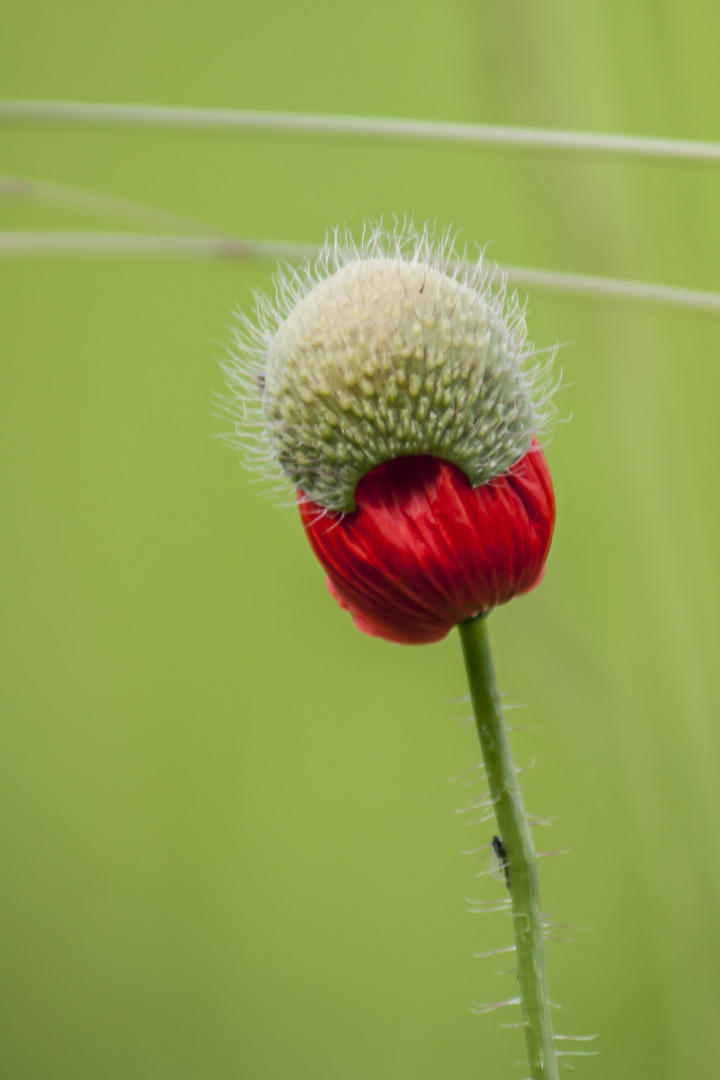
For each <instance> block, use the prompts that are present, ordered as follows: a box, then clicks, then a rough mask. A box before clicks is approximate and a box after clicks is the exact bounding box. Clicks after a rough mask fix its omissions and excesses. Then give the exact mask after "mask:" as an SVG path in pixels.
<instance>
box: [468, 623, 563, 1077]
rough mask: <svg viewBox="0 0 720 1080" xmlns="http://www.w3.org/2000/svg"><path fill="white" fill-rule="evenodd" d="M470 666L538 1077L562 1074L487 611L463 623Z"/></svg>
mask: <svg viewBox="0 0 720 1080" xmlns="http://www.w3.org/2000/svg"><path fill="white" fill-rule="evenodd" d="M458 630H459V632H460V640H461V641H462V648H463V655H464V657H465V667H466V669H467V674H468V683H469V685H470V697H471V699H472V703H473V710H474V713H475V723H476V725H477V730H478V735H479V737H480V746H481V747H482V755H483V759H484V762H485V772H486V774H487V779H488V784H489V787H490V797H491V798H492V802H493V808H494V810H495V815H496V817H497V822H498V829H499V831H500V838H501V840H502V843H503V846H504V849H505V852H506V856H507V871H508V887H509V889H510V903H511V911H512V916H513V929H514V932H515V948H516V956H517V970H518V985H519V991H520V1003H521V1009H522V1016H523V1020H524V1030H525V1040H526V1043H527V1052H528V1061H529V1064H530V1076H531V1078H532V1080H558V1065H557V1056H556V1053H555V1042H554V1039H553V1031H552V1021H551V1019H550V1002H549V998H548V989H547V975H546V973H545V949H544V944H543V925H542V915H541V911H540V888H539V883H538V872H537V857H536V855H535V851H534V848H533V843H532V839H531V837H530V829H529V827H528V822H527V817H526V816H525V810H524V807H523V802H522V797H521V795H520V789H519V787H518V782H517V773H516V770H515V764H514V762H513V759H512V753H511V751H510V740H509V738H508V732H507V727H506V726H505V719H504V716H503V710H502V704H501V702H500V694H499V692H498V688H497V681H496V678H495V667H494V665H493V661H492V655H491V652H490V640H489V637H488V629H487V616H486V615H478V616H477V618H475V619H470V620H469V621H468V622H465V623H461V624H460V626H459V627H458Z"/></svg>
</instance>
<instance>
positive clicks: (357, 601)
mask: <svg viewBox="0 0 720 1080" xmlns="http://www.w3.org/2000/svg"><path fill="white" fill-rule="evenodd" d="M355 498H356V502H357V507H358V508H357V510H354V511H353V512H352V513H351V514H346V515H344V516H338V515H334V514H330V515H328V514H327V512H326V511H324V510H323V508H322V507H321V506H319V505H318V504H316V503H313V502H311V501H310V500H308V499H306V498H305V497H304V496H303V495H302V492H300V493H299V507H300V515H301V518H302V523H303V526H304V528H305V532H306V534H307V537H308V539H309V541H310V544H311V545H312V548H313V551H314V552H315V554H316V555H317V557H318V559H319V560H320V562H321V564H322V565H323V567H324V568H325V571H326V573H327V587H328V589H329V590H330V592H331V593H332V595H333V596H334V597H335V599H336V600H337V602H338V604H339V605H340V607H342V608H344V609H345V610H347V611H349V612H350V614H351V615H352V618H353V621H354V623H355V625H356V626H357V627H358V629H359V630H362V631H363V633H366V634H370V635H372V636H375V637H381V638H385V640H386V641H396V642H400V643H402V644H405V645H420V644H424V643H427V642H431V641H439V640H440V639H441V638H443V637H445V636H446V634H448V633H449V631H450V630H451V629H452V628H453V627H454V626H457V624H458V623H460V622H464V621H465V620H466V619H470V618H472V617H473V616H475V615H478V614H479V613H480V612H483V611H488V610H489V609H490V608H493V607H497V605H498V604H504V603H506V601H508V600H510V599H512V597H513V596H518V595H521V594H522V593H527V592H529V591H530V590H531V589H533V588H534V587H535V586H536V585H537V584H538V582H539V581H540V579H541V577H542V575H543V570H544V566H545V560H546V558H547V555H548V551H549V549H550V542H551V540H552V534H553V527H554V524H555V498H554V495H553V489H552V482H551V479H550V471H549V469H548V464H547V461H546V459H545V455H544V454H543V452H542V450H541V449H540V447H539V445H538V444H537V442H534V443H533V445H532V446H531V447H530V449H529V450H528V451H527V453H526V454H525V455H524V456H523V457H522V458H520V460H519V461H517V462H516V463H515V465H513V467H512V469H510V470H509V472H507V473H504V474H503V475H502V476H498V477H495V478H494V479H493V480H491V481H490V482H489V483H487V484H483V485H482V486H481V487H479V488H472V487H471V486H470V483H469V481H468V480H467V478H466V477H465V475H464V474H463V473H462V472H461V471H460V470H459V469H458V468H456V467H455V466H454V465H451V464H449V463H448V462H446V461H441V460H439V459H438V458H433V457H407V458H397V459H395V460H394V461H388V462H385V463H384V464H382V465H379V466H378V467H377V468H376V469H373V470H372V472H370V473H368V474H367V475H366V476H364V477H363V478H362V480H360V482H359V483H358V486H357V490H356V493H355Z"/></svg>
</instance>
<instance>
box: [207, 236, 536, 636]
mask: <svg viewBox="0 0 720 1080" xmlns="http://www.w3.org/2000/svg"><path fill="white" fill-rule="evenodd" d="M259 314H260V320H259V323H255V324H253V323H251V322H250V321H248V320H246V321H245V333H243V334H241V335H239V338H238V343H239V345H240V348H241V354H240V356H239V357H237V358H233V360H232V361H231V362H230V363H229V364H228V365H226V371H227V373H228V376H229V381H230V386H231V389H232V390H233V392H234V399H235V400H234V404H235V412H236V414H238V413H239V414H240V417H241V421H242V422H241V423H240V424H239V425H238V431H237V434H238V436H239V437H240V438H245V437H246V435H247V431H248V418H250V419H251V420H254V422H255V425H256V428H257V431H258V433H259V434H260V443H259V445H258V443H257V442H255V443H252V444H251V449H252V452H253V453H254V456H255V459H256V460H257V459H259V460H263V461H264V463H265V465H266V466H268V465H269V466H270V468H271V470H275V471H276V473H279V474H280V475H281V476H282V477H283V478H285V479H286V480H288V481H289V482H290V483H291V484H292V486H293V487H294V488H295V490H296V492H297V498H298V501H299V505H300V513H301V517H302V521H303V525H304V527H305V530H306V533H307V535H308V539H309V540H310V543H311V545H312V547H313V550H314V552H315V554H316V555H317V557H318V559H319V560H320V562H321V563H322V565H323V567H324V568H325V570H326V573H327V583H328V587H329V589H330V591H331V593H332V594H333V596H335V598H336V599H337V601H338V603H339V604H340V605H341V607H344V608H346V609H347V610H349V611H350V613H351V615H352V617H353V619H354V621H355V624H356V625H357V626H358V627H359V629H361V630H363V631H364V632H366V633H370V634H375V635H378V636H380V637H383V638H386V639H388V640H390V641H399V642H404V643H410V644H414V643H421V642H428V641H436V640H438V639H439V638H441V637H444V636H445V634H446V633H448V631H449V630H450V629H451V628H452V627H453V626H455V625H456V624H457V623H459V622H462V621H464V620H465V619H469V618H472V617H473V616H474V615H477V614H478V613H480V612H483V611H487V610H489V609H490V608H492V607H495V606H496V605H497V604H502V603H505V602H506V601H507V600H509V599H511V598H512V597H513V596H516V595H518V594H521V593H524V592H527V591H529V590H530V589H532V588H533V587H534V586H535V585H536V584H537V582H538V581H539V580H540V577H541V576H542V573H543V568H544V564H545V560H546V557H547V553H548V550H549V546H550V541H551V538H552V531H553V524H554V517H555V506H554V499H553V492H552V485H551V482H550V475H549V471H548V467H547V462H546V460H545V457H544V455H543V452H542V450H541V449H540V447H539V445H538V442H537V435H538V432H539V431H540V430H541V428H542V426H543V424H544V422H545V420H546V415H547V411H548V408H547V388H548V370H547V366H544V367H543V366H541V365H540V364H538V363H537V362H536V361H535V360H534V358H533V356H534V354H533V350H532V347H531V346H530V345H529V344H528V342H527V340H526V328H525V321H524V318H523V313H522V311H521V310H520V308H519V306H518V303H517V299H516V298H515V297H513V298H511V299H510V301H509V303H506V302H505V296H504V287H503V285H502V282H501V283H500V286H499V287H498V284H497V282H496V281H495V279H494V277H493V275H492V274H491V273H490V272H489V271H488V269H487V266H486V264H485V263H484V262H483V261H482V260H480V262H479V263H477V264H476V265H474V266H469V265H467V264H466V263H465V262H464V261H463V260H457V259H455V258H454V256H453V253H452V251H448V250H447V249H446V248H445V249H444V248H443V246H442V244H441V245H440V246H439V249H437V250H434V249H433V245H432V244H431V243H430V242H429V241H428V240H427V237H426V236H422V237H420V236H415V235H412V234H410V235H406V236H399V237H398V236H384V235H382V234H379V233H373V234H372V236H371V238H370V240H369V241H368V242H367V243H365V244H364V245H362V246H361V247H360V248H359V249H358V248H355V247H354V246H352V245H345V246H339V245H338V244H337V243H336V244H335V245H334V246H327V247H326V249H325V252H324V253H323V255H322V256H321V259H320V260H319V262H318V264H317V267H316V276H313V274H312V273H311V272H309V271H308V272H307V273H306V274H305V275H304V276H303V275H296V276H294V277H292V278H289V279H288V278H282V279H280V281H279V283H278V305H277V307H273V306H271V305H270V304H268V303H263V302H261V303H260V306H259Z"/></svg>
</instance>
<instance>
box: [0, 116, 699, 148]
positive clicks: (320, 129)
mask: <svg viewBox="0 0 720 1080" xmlns="http://www.w3.org/2000/svg"><path fill="white" fill-rule="evenodd" d="M2 121H4V122H6V123H8V122H36V123H45V124H102V125H103V126H118V127H140V128H163V129H168V128H175V129H181V130H192V129H196V130H203V131H207V130H217V131H267V132H273V131H276V132H282V133H284V134H287V133H292V132H295V133H297V134H319V135H339V136H350V137H355V136H361V137H367V138H379V139H393V140H414V141H418V142H444V143H465V144H476V145H485V146H510V147H519V148H527V149H532V148H536V149H544V150H564V151H575V152H580V153H600V154H622V155H632V156H634V157H655V158H684V159H688V160H694V161H720V144H719V143H712V142H699V141H691V140H684V139H663V138H652V137H649V136H644V135H609V134H607V135H606V134H602V133H598V132H586V131H558V130H551V129H543V128H524V127H503V126H500V125H493V124H457V123H444V122H441V121H431V120H404V119H395V118H385V117H369V116H367V117H366V116H332V115H323V114H313V113H285V112H256V111H246V110H239V109H194V108H181V107H173V106H166V105H116V104H102V103H98V102H75V101H0V122H2Z"/></svg>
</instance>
